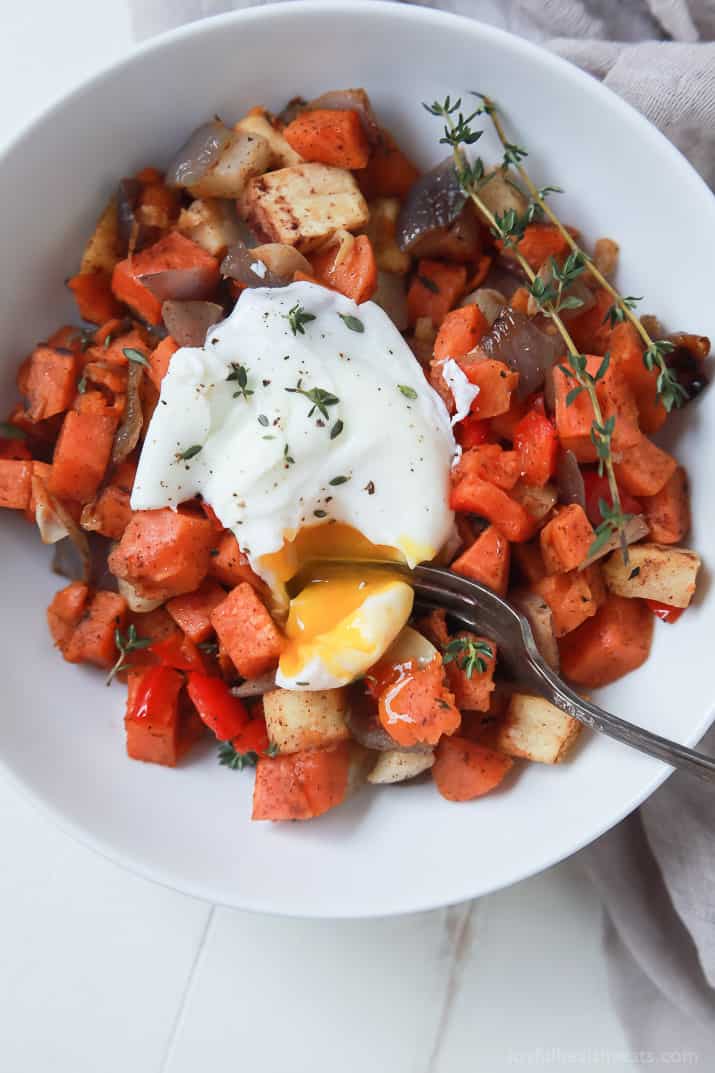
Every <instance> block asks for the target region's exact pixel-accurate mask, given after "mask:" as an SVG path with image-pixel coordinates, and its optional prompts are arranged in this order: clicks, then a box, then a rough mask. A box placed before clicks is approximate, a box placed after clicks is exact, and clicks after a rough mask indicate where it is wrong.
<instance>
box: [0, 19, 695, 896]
mask: <svg viewBox="0 0 715 1073" xmlns="http://www.w3.org/2000/svg"><path fill="white" fill-rule="evenodd" d="M357 85H362V86H365V87H366V88H367V89H368V91H369V92H370V95H371V97H372V100H373V102H374V105H375V107H376V109H377V112H378V115H379V116H380V117H381V119H382V121H383V123H384V124H385V125H386V126H388V127H390V128H391V129H393V130H394V131H395V133H396V134H397V135H398V136H399V138H400V139H401V141H403V142H404V144H405V146H406V148H408V149H409V150H410V152H412V153H413V154H414V156H415V157H416V158H417V160H418V161H419V162H420V163H421V164H422V165H425V166H426V165H429V164H431V163H435V162H436V161H437V160H439V159H440V158H441V157H442V156H443V155H444V147H441V146H439V144H438V139H439V136H440V126H439V122H438V121H437V120H435V119H434V118H432V117H431V116H429V115H428V114H427V113H426V112H425V111H424V110H423V109H422V107H421V102H422V101H432V100H434V99H436V98H442V97H444V96H445V95H446V94H447V93H451V94H452V95H453V96H454V95H457V96H459V95H464V93H465V90H467V89H469V88H472V89H480V90H483V91H485V92H488V93H489V94H490V95H491V96H493V97H494V98H496V100H497V101H498V102H499V103H500V105H501V106H502V109H503V111H504V114H505V116H506V118H507V122H508V125H509V129H510V131H511V133H512V134H513V140H514V141H516V142H518V143H519V144H520V145H526V146H527V147H528V148H529V150H530V156H529V161H528V162H529V164H530V168H531V171H532V173H533V175H534V177H535V178H536V179H538V181H539V182H540V183H547V182H548V183H552V184H554V185H558V186H562V187H563V188H564V189H565V191H566V193H565V194H563V195H560V197H559V207H560V209H561V211H562V215H563V216H564V217H565V218H566V220H567V221H569V222H570V223H573V224H575V225H577V226H578V227H579V228H581V229H582V231H583V232H584V234H585V235H586V237H587V238H589V239H593V238H596V237H598V236H599V235H609V236H611V237H614V238H616V239H617V240H618V241H619V242H620V244H621V254H622V256H621V269H620V279H621V281H622V284H623V287H624V289H625V290H626V291H627V292H628V293H635V294H644V295H647V298H646V300H645V301H644V303H643V306H642V308H643V309H644V311H645V310H647V311H654V312H657V313H658V314H659V315H660V316H661V317H662V318H663V320H664V321H665V323H666V324H667V325H668V326H669V327H670V328H672V329H677V328H687V329H688V330H691V331H697V332H699V333H702V334H709V335H711V336H712V335H715V313H714V312H713V305H712V298H711V294H710V278H711V250H712V246H713V241H714V240H715V210H714V209H713V202H712V198H711V195H710V193H709V191H708V190H707V189H706V187H705V186H704V185H703V184H702V182H701V181H700V180H699V179H698V177H697V176H696V175H695V174H694V172H692V171H691V170H690V168H689V167H688V165H687V164H686V163H685V161H684V160H683V159H682V158H681V157H680V156H679V155H678V153H677V152H676V151H675V150H673V149H672V148H671V147H670V145H669V144H668V143H667V142H666V141H665V140H664V139H663V138H661V137H660V135H658V134H657V132H656V131H654V129H653V128H651V127H650V126H649V125H648V124H647V123H646V122H645V121H644V120H642V119H641V118H640V117H639V116H637V115H636V114H635V113H634V112H632V111H631V110H630V109H629V108H628V107H627V106H625V105H624V104H622V102H620V101H619V100H618V99H617V98H615V97H614V96H612V95H611V94H609V93H608V92H607V91H606V90H604V89H603V88H602V87H600V86H599V85H598V84H597V83H595V82H593V81H592V80H590V79H589V78H587V77H586V76H584V75H582V74H580V73H579V72H578V71H576V70H575V69H573V68H570V67H569V66H567V65H566V64H564V63H562V62H561V61H559V60H557V59H554V58H553V57H551V56H549V55H548V54H547V53H545V52H542V51H540V50H538V49H536V48H535V47H533V46H531V45H528V44H526V43H524V42H522V41H520V40H518V39H516V38H512V37H510V36H508V35H506V34H503V33H500V32H498V31H495V30H492V29H490V28H487V27H484V26H482V25H480V24H478V23H475V22H469V21H466V20H460V19H457V18H454V17H451V16H443V15H439V14H436V13H434V12H431V11H427V10H423V9H416V8H413V7H410V8H407V7H403V6H395V5H390V4H371V5H369V6H367V7H366V6H364V5H362V4H355V5H345V4H337V3H330V4H325V3H321V4H312V3H311V4H301V3H297V4H290V5H281V6H280V7H277V8H264V9H261V10H260V11H257V10H251V11H248V12H245V13H241V14H235V15H231V16H227V17H222V18H219V19H214V20H210V21H208V22H206V23H201V24H194V25H192V26H190V27H188V28H186V29H182V30H180V31H177V32H175V33H174V34H171V35H168V36H167V37H166V38H164V39H160V40H159V41H157V42H156V43H153V44H151V45H149V46H148V47H146V48H144V49H141V50H138V51H137V53H136V54H135V55H133V56H132V57H130V58H129V59H127V60H126V61H125V62H123V63H121V64H120V65H118V66H116V67H114V68H112V69H111V70H110V71H108V72H107V73H106V74H104V75H102V76H101V77H99V78H97V79H95V80H93V81H92V82H91V83H89V84H87V85H86V86H85V87H84V88H82V89H81V90H79V91H78V92H76V93H74V94H73V95H72V96H71V97H69V98H68V99H66V100H63V101H61V102H60V103H59V104H58V105H57V106H55V107H54V108H53V109H52V110H51V111H50V112H49V113H47V114H46V115H45V116H44V117H42V118H41V119H40V120H39V121H38V122H37V123H36V124H35V125H34V127H33V128H32V130H30V131H29V132H28V133H27V134H26V135H25V136H23V137H22V138H20V139H19V140H18V141H16V142H15V143H14V144H13V145H12V146H11V147H10V148H9V149H8V150H7V152H6V153H5V155H4V157H3V158H2V160H1V161H0V202H1V203H2V204H3V206H4V208H5V212H4V234H5V249H6V250H7V251H12V255H11V259H10V262H9V266H8V269H10V266H11V270H6V272H5V273H4V274H3V278H2V282H1V283H0V316H1V319H2V324H3V330H4V361H3V363H2V367H1V368H0V396H1V397H2V398H3V400H4V401H5V403H6V404H9V403H10V401H11V400H13V399H14V374H15V369H16V366H17V364H18V362H19V360H20V359H21V358H22V356H23V355H24V354H25V353H26V352H27V351H28V349H29V348H30V347H31V346H32V344H33V343H34V342H35V341H36V340H38V339H41V338H43V336H44V335H45V334H46V333H47V332H49V331H51V330H52V329H53V328H55V327H56V326H57V325H58V324H60V323H62V322H63V320H65V319H71V318H72V317H73V309H72V303H71V302H70V300H69V297H68V295H67V294H66V292H65V290H64V288H63V286H62V281H63V280H64V279H65V278H66V277H67V276H69V275H70V274H72V272H73V271H75V266H76V265H77V263H78V257H79V254H80V251H81V249H82V246H83V242H84V240H85V238H86V236H87V235H88V233H89V231H90V229H91V227H92V225H93V223H94V220H95V219H96V217H97V215H98V213H99V211H100V209H101V207H102V205H103V203H104V202H105V200H106V198H107V197H108V196H109V194H110V193H111V191H112V189H113V186H114V183H115V182H116V180H117V178H118V177H121V176H122V175H127V174H130V173H131V172H132V171H133V170H135V169H137V168H139V167H141V166H143V165H145V164H149V163H153V164H158V165H161V164H162V163H165V162H166V161H167V159H168V157H169V155H170V154H171V153H172V151H173V150H175V148H176V147H177V145H179V144H180V143H181V141H182V140H183V139H184V138H185V136H186V135H187V133H188V132H189V131H190V130H191V129H192V128H193V127H194V126H195V125H196V124H198V123H199V122H200V121H203V120H204V119H205V118H206V117H207V116H210V115H213V114H214V113H218V114H220V115H222V116H224V117H225V118H226V119H227V120H232V121H233V120H235V119H237V118H238V117H239V116H240V115H241V114H242V113H243V112H245V111H246V110H247V109H248V108H249V107H250V106H251V105H254V104H257V103H260V104H265V105H267V106H268V107H270V108H273V109H276V110H278V109H280V107H281V106H282V104H283V103H284V102H285V101H286V100H288V99H289V98H290V97H292V96H294V95H296V94H298V93H301V94H303V95H306V96H311V95H315V94H317V93H318V92H320V91H322V90H326V89H331V88H335V87H342V86H357ZM479 148H480V150H481V152H482V155H483V156H484V158H485V160H489V159H497V158H498V152H497V146H496V142H495V140H494V139H493V137H492V136H491V134H489V133H487V134H485V136H484V138H483V139H482V141H481V142H480V143H479ZM666 206H667V210H665V207H666ZM693 219H698V221H699V224H698V227H697V228H693V227H692V220H693ZM684 235H687V237H688V238H687V243H685V242H684V241H683V236H684ZM684 254H685V255H684ZM714 408H715V396H714V395H713V394H712V393H709V394H707V395H706V396H705V397H704V398H703V399H702V400H701V401H700V402H698V403H697V404H696V405H693V406H691V407H689V408H688V410H687V412H686V413H683V414H682V415H679V416H678V417H677V418H676V419H675V420H674V421H673V427H672V431H671V432H670V433H669V437H670V438H671V439H672V441H673V442H674V443H677V451H678V453H679V455H680V457H681V458H683V459H684V460H685V461H686V463H687V466H688V469H689V472H690V474H691V477H692V482H693V487H694V515H695V525H694V530H693V534H692V543H693V546H695V547H697V548H698V550H699V551H700V552H701V553H702V554H704V556H705V558H706V559H707V557H708V555H709V550H710V543H711V542H710V534H711V533H712V530H713V522H714V521H715V519H714V517H713V514H714V508H713V500H712V497H711V496H709V495H708V475H709V473H711V472H712V469H713V465H714V463H715V458H714V452H715V440H713V438H712V437H711V436H706V435H704V430H705V427H706V423H707V421H708V418H710V421H712V420H713V417H714V416H715V414H713V409H714ZM2 534H3V536H2V539H3V544H4V549H5V550H4V563H5V570H4V579H5V592H4V600H3V603H4V606H5V607H6V626H5V630H4V639H3V645H2V648H1V649H0V668H1V671H2V676H3V682H4V701H5V704H4V716H3V719H2V722H1V723H0V762H2V764H3V765H4V767H5V768H6V770H7V772H8V773H9V774H10V775H12V776H14V777H15V778H16V780H17V781H18V782H19V783H20V784H21V785H22V786H23V787H24V788H25V789H26V790H29V791H30V792H31V794H32V795H34V797H35V798H36V799H38V800H40V801H41V802H42V803H43V804H44V805H45V806H47V807H48V808H49V809H51V810H52V812H53V813H54V814H55V815H56V817H57V818H58V819H59V820H60V822H61V823H62V824H63V825H64V826H65V828H67V829H68V830H70V831H71V832H73V833H75V834H77V835H78V836H79V837H81V838H83V839H84V840H85V841H88V842H89V843H90V844H92V845H93V846H94V847H95V848H97V849H99V850H100V851H102V852H105V853H107V854H108V855H110V856H111V857H113V858H115V859H117V860H119V861H121V862H124V863H126V864H127V865H129V866H130V867H132V868H135V869H137V870H138V871H140V872H142V873H144V874H145V875H147V876H150V877H153V878H155V879H158V880H160V881H163V882H166V883H169V884H171V885H172V886H176V887H178V888H180V889H182V890H185V891H188V892H190V893H194V894H197V895H200V896H205V897H207V898H209V899H211V900H214V901H218V902H223V903H226V904H231V905H236V906H241V907H246V908H256V909H261V910H267V911H275V912H284V913H289V914H296V915H306V916H360V915H377V914H383V913H392V912H401V911H409V910H415V909H422V908H428V907H431V906H435V905H438V904H445V903H449V902H455V901H458V900H460V899H463V898H466V897H469V896H472V895H476V894H482V893H485V892H487V891H490V890H493V889H496V888H497V887H499V886H503V885H505V884H507V883H510V882H513V881H515V880H517V879H519V878H522V877H524V876H526V875H528V874H530V873H532V872H535V871H538V870H539V869H541V868H543V867H546V866H547V865H549V864H551V863H553V862H554V861H556V860H558V859H560V858H561V857H563V856H565V855H567V854H568V853H570V852H572V851H573V850H575V849H577V848H578V847H580V846H581V845H583V844H585V843H586V842H588V841H589V840H591V839H592V838H594V837H596V836H597V835H598V834H599V833H601V832H602V831H603V830H605V829H606V828H607V827H609V826H610V825H611V824H612V823H614V822H616V821H617V820H618V819H619V818H621V817H622V816H623V815H625V814H626V813H627V812H628V811H630V810H631V809H632V808H633V807H635V806H636V805H637V804H638V803H639V801H640V800H641V799H642V798H643V797H644V796H645V795H646V794H647V793H648V792H650V791H651V790H652V789H653V788H654V786H655V785H657V783H658V782H659V781H660V780H661V779H662V778H663V777H664V776H665V773H666V772H665V769H664V767H663V766H662V765H660V764H658V763H656V762H654V761H651V760H648V759H646V758H644V757H642V756H640V755H638V754H636V753H634V752H631V751H629V750H628V749H626V748H624V747H621V746H618V745H616V744H613V743H611V742H609V741H606V740H604V739H592V738H591V737H590V736H586V735H584V741H583V744H582V745H580V746H579V748H578V750H577V753H576V755H575V756H574V758H573V760H572V761H571V762H570V763H568V764H566V765H564V766H563V767H562V768H559V769H549V768H545V767H539V766H538V765H533V766H531V767H529V768H527V769H524V770H522V771H520V772H519V773H518V774H516V775H514V777H513V778H512V779H511V780H510V783H509V785H508V786H506V787H505V788H504V789H503V790H500V791H499V792H497V793H495V794H493V795H491V796H489V797H488V798H485V799H484V800H482V801H477V802H473V803H471V804H468V805H461V806H456V805H451V804H449V803H448V802H446V801H444V800H442V799H441V798H440V797H439V795H438V794H437V793H436V791H435V790H434V788H433V787H432V786H431V785H430V784H429V783H427V784H419V785H404V786H399V787H396V788H384V789H381V790H379V789H378V790H374V791H369V792H365V793H363V794H361V795H359V796H358V797H356V798H355V799H354V801H353V802H352V803H351V804H349V805H348V806H346V807H344V808H342V809H339V810H337V811H336V812H335V813H333V814H329V815H328V816H325V817H323V818H322V819H321V820H319V821H317V822H314V823H311V824H307V825H276V826H271V825H265V824H251V823H250V821H249V815H250V797H251V789H252V778H251V777H250V775H245V774H243V775H242V774H240V773H234V772H231V771H229V770H226V769H223V768H219V767H218V766H217V763H216V759H215V750H214V749H211V748H207V749H206V750H205V752H204V753H203V755H200V756H199V755H196V756H192V757H191V758H190V760H189V762H188V763H186V764H185V765H184V766H183V767H181V768H179V769H177V770H175V771H171V770H166V769H162V768H158V767H155V766H151V765H143V764H137V763H133V762H131V761H128V760H127V759H126V757H125V755H124V742H123V727H122V715H123V690H122V689H120V688H117V687H115V688H113V689H111V690H107V689H105V688H104V686H103V684H102V680H101V676H99V675H97V674H95V673H92V672H90V671H87V670H85V669H77V668H75V667H71V666H69V665H67V664H65V663H63V661H62V660H61V659H60V658H59V656H58V655H57V654H56V653H55V652H54V651H53V649H52V647H51V643H50V640H49V637H48V634H47V630H46V625H45V621H44V608H45V606H46V605H47V603H48V602H49V599H50V598H51V595H52V593H53V592H54V591H55V590H56V589H57V588H59V587H60V582H59V580H58V579H57V578H56V577H54V576H53V575H52V574H51V573H50V571H49V559H50V554H49V552H48V550H47V549H45V548H43V547H42V546H41V545H40V544H39V542H38V541H37V540H36V539H35V538H34V534H32V537H31V530H30V529H29V528H28V527H27V525H26V523H24V522H23V521H22V519H20V518H16V517H7V516H4V517H3V518H2ZM706 593H707V582H706V583H704V584H703V586H702V589H701V593H700V596H699V598H698V601H697V604H696V606H695V607H694V608H693V609H692V610H691V611H689V612H688V614H687V615H686V616H685V617H684V618H683V619H682V620H681V622H680V623H679V624H678V626H677V628H670V627H659V628H658V630H657V636H656V642H655V645H654V650H653V654H652V656H651V659H650V661H649V662H648V664H647V665H646V666H645V667H644V668H643V669H642V670H640V671H639V672H638V673H636V674H634V675H632V676H630V677H628V678H627V679H625V680H624V681H622V682H620V683H618V684H616V685H615V686H613V687H611V688H609V689H608V690H605V691H604V692H603V698H602V699H603V701H604V702H605V703H607V705H608V706H610V707H611V708H612V710H614V711H616V712H618V713H620V714H622V715H624V716H625V717H627V718H632V719H633V720H634V721H636V722H641V723H643V724H644V725H646V726H648V727H650V728H652V729H654V730H657V731H659V732H661V733H664V734H667V735H669V736H672V737H675V738H677V739H678V740H681V741H685V742H689V743H692V742H694V741H695V740H696V739H697V738H698V737H699V736H700V735H701V734H702V733H703V732H704V730H705V729H706V727H707V726H708V725H709V722H710V719H711V709H712V701H713V688H712V684H711V676H710V673H709V667H708V657H709V651H708V648H709V646H708V643H707V639H708V638H710V637H712V636H713V633H714V632H715V601H709V602H706V601H705V600H704V597H705V595H706ZM685 668H687V672H686V673H684V671H685ZM586 737H588V740H585V739H586Z"/></svg>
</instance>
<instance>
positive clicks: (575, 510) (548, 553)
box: [539, 503, 596, 574]
mask: <svg viewBox="0 0 715 1073" xmlns="http://www.w3.org/2000/svg"><path fill="white" fill-rule="evenodd" d="M595 537H596V534H595V532H594V529H593V526H592V525H591V523H590V522H589V520H588V518H587V517H586V512H585V510H584V509H583V507H581V506H579V504H578V503H571V504H570V505H569V506H568V507H563V508H562V509H561V510H560V511H559V512H558V514H557V515H556V516H555V517H554V518H552V519H551V521H550V522H548V523H547V524H546V525H545V526H544V528H543V529H542V530H541V535H540V538H539V542H540V544H541V554H542V555H543V557H544V565H545V567H546V570H547V572H548V573H549V574H565V573H566V572H567V571H569V570H575V569H576V567H577V566H580V565H581V563H582V562H583V561H584V560H585V559H586V558H587V557H588V553H589V550H590V548H591V545H592V544H593V542H594V540H595Z"/></svg>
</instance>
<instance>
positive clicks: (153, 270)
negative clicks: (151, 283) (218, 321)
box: [112, 231, 219, 324]
mask: <svg viewBox="0 0 715 1073" xmlns="http://www.w3.org/2000/svg"><path fill="white" fill-rule="evenodd" d="M182 269H190V270H191V272H192V274H193V275H194V276H195V277H196V278H195V279H194V285H195V286H194V289H192V296H193V297H194V298H210V297H211V296H212V294H213V292H214V290H215V289H216V287H217V285H218V281H219V270H218V261H217V260H216V258H215V257H212V256H211V254H210V253H207V252H206V250H203V249H202V248H201V246H197V244H196V243H195V242H192V241H191V239H188V238H186V237H185V236H184V235H181V234H179V232H178V231H171V232H170V233H169V234H168V235H165V236H164V238H161V239H159V241H158V242H156V243H155V244H154V245H153V246H148V247H147V249H145V250H142V251H141V253H136V254H134V256H133V257H131V258H127V259H126V260H124V261H120V262H119V263H118V264H117V265H116V267H115V269H114V272H113V274H112V290H113V291H114V294H115V295H116V297H117V298H119V300H120V301H122V302H125V303H126V304H127V305H128V306H130V307H131V308H132V309H133V310H135V312H137V313H138V314H139V316H140V317H142V318H143V319H144V320H145V321H147V323H149V324H161V306H162V302H161V299H160V298H157V296H156V295H155V294H154V293H153V291H151V290H150V289H149V288H148V287H147V286H146V285H145V284H144V283H143V282H142V278H141V277H142V276H150V275H155V274H157V273H159V272H167V271H176V270H179V271H180V270H182Z"/></svg>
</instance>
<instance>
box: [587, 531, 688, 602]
mask: <svg viewBox="0 0 715 1073" xmlns="http://www.w3.org/2000/svg"><path fill="white" fill-rule="evenodd" d="M602 569H603V579H604V581H605V582H606V585H607V587H608V588H609V589H610V591H611V592H614V593H615V594H616V595H617V596H631V597H634V596H640V597H642V598H643V599H645V600H657V601H658V602H659V603H661V604H668V606H669V607H687V606H688V604H689V603H690V601H691V600H692V598H693V593H694V592H695V581H696V578H697V576H698V570H699V569H700V556H699V555H696V553H695V552H694V551H690V550H689V549H688V548H673V547H671V546H670V545H666V544H638V545H637V546H636V547H634V548H630V549H629V558H628V564H626V563H624V562H623V556H622V555H621V553H620V551H614V552H613V554H612V555H611V556H610V557H609V558H608V559H607V560H606V562H605V563H604V564H603V568H602Z"/></svg>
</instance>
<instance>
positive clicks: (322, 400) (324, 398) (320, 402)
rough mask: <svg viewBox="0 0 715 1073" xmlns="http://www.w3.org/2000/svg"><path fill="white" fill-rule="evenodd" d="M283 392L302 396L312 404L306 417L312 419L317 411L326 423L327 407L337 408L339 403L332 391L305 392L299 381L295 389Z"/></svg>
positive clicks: (315, 390) (314, 388) (315, 389)
mask: <svg viewBox="0 0 715 1073" xmlns="http://www.w3.org/2000/svg"><path fill="white" fill-rule="evenodd" d="M285 390H286V391H289V392H290V393H291V394H293V395H302V396H303V397H304V398H306V399H308V401H309V402H312V403H313V405H312V406H311V408H310V410H309V411H308V417H312V416H313V414H314V413H315V411H316V410H318V412H319V413H320V415H321V417H324V418H325V420H326V421H327V420H328V418H329V417H330V414H329V413H328V406H337V404H338V403H339V402H340V399H339V398H338V396H337V395H333V393H332V391H326V390H325V388H322V387H312V388H310V390H309V391H306V390H305V388H304V387H303V381H302V380H299V381H298V383H297V384H296V386H295V387H287V388H285ZM331 438H332V437H331Z"/></svg>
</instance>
